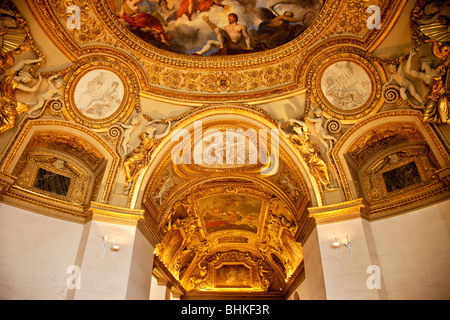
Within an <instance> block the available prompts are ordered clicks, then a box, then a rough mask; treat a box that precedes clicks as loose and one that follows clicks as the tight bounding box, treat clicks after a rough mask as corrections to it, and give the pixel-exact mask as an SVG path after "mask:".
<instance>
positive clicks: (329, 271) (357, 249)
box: [317, 219, 380, 300]
mask: <svg viewBox="0 0 450 320" xmlns="http://www.w3.org/2000/svg"><path fill="white" fill-rule="evenodd" d="M366 227H367V226H366V225H365V224H364V221H363V220H362V219H353V220H348V221H343V222H339V223H331V224H323V225H318V226H317V230H318V234H319V239H320V240H319V244H320V252H321V255H322V268H323V272H324V280H325V287H326V292H327V299H330V300H335V299H339V300H359V299H361V300H378V299H380V295H379V292H378V290H369V289H368V288H367V286H366V281H367V278H368V277H369V274H367V273H366V270H367V268H368V267H369V266H371V265H373V264H374V261H373V260H372V257H373V255H374V254H375V253H374V252H371V251H370V247H369V246H368V245H367V243H368V242H371V241H372V240H371V239H370V238H368V237H367V235H366V231H365V228H366ZM346 232H348V234H349V240H350V242H351V246H352V247H351V251H352V255H351V256H350V254H349V251H348V249H347V247H345V246H343V245H341V247H340V248H339V250H340V258H338V257H337V250H336V249H335V248H333V247H332V245H331V244H332V242H333V241H334V234H336V235H337V238H338V240H339V241H340V242H341V243H343V242H345V241H346V239H345V233H346Z"/></svg>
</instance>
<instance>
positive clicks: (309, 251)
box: [289, 228, 327, 300]
mask: <svg viewBox="0 0 450 320" xmlns="http://www.w3.org/2000/svg"><path fill="white" fill-rule="evenodd" d="M303 262H304V268H305V279H304V280H303V281H302V283H301V284H300V285H299V287H298V288H297V290H296V291H297V293H298V295H299V298H300V300H325V299H326V298H327V294H326V291H325V282H324V274H323V269H322V260H321V252H320V247H319V239H318V234H317V228H314V230H313V231H312V232H311V234H310V235H309V237H308V239H307V240H306V241H305V243H303ZM289 299H290V300H292V299H294V293H293V294H292V295H291V296H290V297H289Z"/></svg>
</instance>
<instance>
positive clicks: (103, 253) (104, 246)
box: [101, 234, 120, 259]
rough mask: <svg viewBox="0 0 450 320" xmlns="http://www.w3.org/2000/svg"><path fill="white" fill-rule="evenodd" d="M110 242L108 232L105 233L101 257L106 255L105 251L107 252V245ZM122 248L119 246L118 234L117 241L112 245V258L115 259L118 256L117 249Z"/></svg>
mask: <svg viewBox="0 0 450 320" xmlns="http://www.w3.org/2000/svg"><path fill="white" fill-rule="evenodd" d="M107 244H108V234H105V235H104V236H103V247H102V253H101V257H102V258H103V257H105V252H106V245H107ZM119 250H120V246H119V235H117V236H116V242H115V243H114V244H113V245H112V247H111V251H112V252H113V255H112V258H113V259H115V258H116V254H117V251H119Z"/></svg>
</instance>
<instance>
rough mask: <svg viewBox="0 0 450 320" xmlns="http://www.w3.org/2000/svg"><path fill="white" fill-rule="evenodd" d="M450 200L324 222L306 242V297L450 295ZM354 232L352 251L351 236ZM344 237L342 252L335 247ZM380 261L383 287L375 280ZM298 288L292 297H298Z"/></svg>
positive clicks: (303, 295) (302, 296) (303, 290)
mask: <svg viewBox="0 0 450 320" xmlns="http://www.w3.org/2000/svg"><path fill="white" fill-rule="evenodd" d="M449 207H450V200H446V201H443V202H440V203H437V204H434V205H431V206H428V207H425V208H421V209H417V210H414V211H412V212H408V213H404V214H400V215H396V216H394V217H389V218H385V219H382V220H376V221H372V222H369V221H367V220H365V219H360V218H358V219H353V220H348V221H341V222H336V223H328V224H320V225H318V226H317V227H316V229H315V230H314V231H313V232H312V233H311V235H310V236H309V237H308V239H307V240H306V241H305V243H304V244H303V251H304V264H305V280H304V281H303V282H302V283H301V284H300V285H299V287H298V288H297V289H296V292H297V293H298V294H299V296H300V299H302V300H303V299H304V300H309V299H314V300H317V299H323V298H324V297H326V299H330V300H333V299H342V300H359V299H363V300H373V299H375V300H377V299H382V300H384V299H389V300H413V299H420V300H427V299H443V300H448V299H450V210H448V208H449ZM346 232H347V233H348V234H349V240H350V243H351V250H352V256H350V255H349V251H348V249H347V247H345V246H344V245H342V243H343V242H345V240H346V239H345V233H346ZM335 233H336V235H337V237H338V240H339V241H340V242H341V247H340V248H339V250H340V258H338V257H337V252H336V249H334V248H333V247H332V245H331V244H332V242H333V241H334V234H335ZM370 266H375V268H377V267H379V273H378V275H379V276H380V287H379V288H378V289H376V288H374V289H369V287H368V283H369V284H374V283H375V282H374V281H372V280H373V279H374V276H375V273H376V272H374V271H373V269H372V270H368V267H370ZM293 297H294V296H293V294H292V295H291V296H290V297H289V299H293Z"/></svg>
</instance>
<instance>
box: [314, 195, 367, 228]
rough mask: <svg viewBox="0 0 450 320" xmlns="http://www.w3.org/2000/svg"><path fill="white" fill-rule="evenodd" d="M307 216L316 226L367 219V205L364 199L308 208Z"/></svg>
mask: <svg viewBox="0 0 450 320" xmlns="http://www.w3.org/2000/svg"><path fill="white" fill-rule="evenodd" d="M308 210H309V216H310V217H311V218H314V219H315V221H316V223H317V224H325V223H334V222H340V221H346V220H351V219H357V218H363V219H368V217H369V215H368V204H367V203H366V201H364V199H362V198H361V199H356V200H352V201H347V202H342V203H338V204H332V205H327V206H323V207H315V208H309V209H308Z"/></svg>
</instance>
